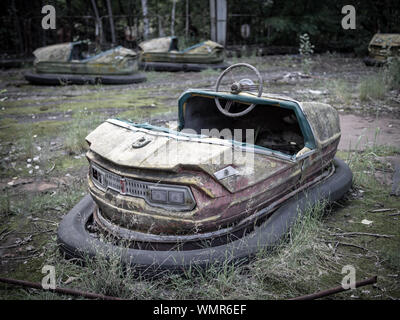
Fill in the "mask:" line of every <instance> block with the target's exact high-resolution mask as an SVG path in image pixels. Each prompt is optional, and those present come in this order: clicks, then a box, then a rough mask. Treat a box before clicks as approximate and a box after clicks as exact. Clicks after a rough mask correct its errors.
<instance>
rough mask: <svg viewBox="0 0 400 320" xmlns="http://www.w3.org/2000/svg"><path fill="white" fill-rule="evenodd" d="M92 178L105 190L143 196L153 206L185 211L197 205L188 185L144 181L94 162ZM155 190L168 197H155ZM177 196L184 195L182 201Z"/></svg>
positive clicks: (96, 184) (91, 171) (91, 169)
mask: <svg viewBox="0 0 400 320" xmlns="http://www.w3.org/2000/svg"><path fill="white" fill-rule="evenodd" d="M90 178H91V181H92V182H93V183H94V185H95V186H96V187H97V188H99V189H101V190H103V191H107V189H112V190H115V191H117V192H118V193H120V194H123V195H129V196H133V197H138V198H142V199H144V200H145V201H146V202H147V203H148V204H150V205H152V206H156V207H162V208H171V209H173V210H178V211H184V210H192V209H193V208H194V207H195V205H196V201H195V200H194V198H193V194H192V192H191V191H190V188H189V187H187V186H176V185H167V184H161V183H153V182H144V181H140V180H135V179H131V178H127V177H122V176H120V175H118V174H115V173H112V172H110V171H108V170H106V169H103V168H102V167H100V166H98V165H96V164H94V163H92V162H91V163H90ZM155 192H164V193H165V195H166V199H165V200H162V201H160V199H155V198H154V193H155ZM177 196H178V198H179V197H180V196H182V197H183V198H182V201H178V200H176V197H177Z"/></svg>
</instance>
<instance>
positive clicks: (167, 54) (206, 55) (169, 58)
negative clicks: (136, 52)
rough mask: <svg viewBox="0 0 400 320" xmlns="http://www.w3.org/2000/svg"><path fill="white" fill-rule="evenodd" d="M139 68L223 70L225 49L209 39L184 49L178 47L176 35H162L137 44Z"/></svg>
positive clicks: (225, 65)
mask: <svg viewBox="0 0 400 320" xmlns="http://www.w3.org/2000/svg"><path fill="white" fill-rule="evenodd" d="M139 48H140V51H141V53H140V64H139V66H140V68H141V69H144V70H154V71H171V72H174V71H202V70H205V69H214V70H223V69H225V68H227V67H228V64H226V63H224V57H225V50H224V47H223V46H222V45H220V44H219V43H216V42H214V41H211V40H207V41H204V42H200V43H197V44H195V45H193V46H191V47H188V48H186V49H184V50H179V48H178V38H177V37H163V38H156V39H151V40H147V41H144V42H142V43H140V44H139Z"/></svg>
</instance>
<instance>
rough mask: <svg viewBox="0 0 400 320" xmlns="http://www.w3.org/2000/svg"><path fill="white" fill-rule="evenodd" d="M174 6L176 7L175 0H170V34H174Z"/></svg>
mask: <svg viewBox="0 0 400 320" xmlns="http://www.w3.org/2000/svg"><path fill="white" fill-rule="evenodd" d="M175 7H176V0H172V12H171V36H174V35H175Z"/></svg>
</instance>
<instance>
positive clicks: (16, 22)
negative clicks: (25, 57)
mask: <svg viewBox="0 0 400 320" xmlns="http://www.w3.org/2000/svg"><path fill="white" fill-rule="evenodd" d="M11 11H12V15H13V19H14V25H15V31H16V32H17V37H18V40H17V43H18V47H19V54H21V55H22V54H23V53H24V39H23V38H22V32H21V27H20V24H19V18H18V15H17V8H16V6H15V0H12V1H11Z"/></svg>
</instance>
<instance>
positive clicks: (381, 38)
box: [363, 33, 400, 67]
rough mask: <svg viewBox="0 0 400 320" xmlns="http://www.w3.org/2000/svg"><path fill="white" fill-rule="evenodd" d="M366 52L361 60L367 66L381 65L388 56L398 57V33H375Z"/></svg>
mask: <svg viewBox="0 0 400 320" xmlns="http://www.w3.org/2000/svg"><path fill="white" fill-rule="evenodd" d="M368 53H369V54H368V56H367V57H365V58H364V60H363V61H364V63H365V65H367V66H376V67H381V66H383V65H385V64H386V63H387V61H388V59H389V58H391V57H400V34H398V33H397V34H396V33H377V34H375V35H374V36H373V37H372V39H371V42H370V43H369V45H368Z"/></svg>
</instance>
